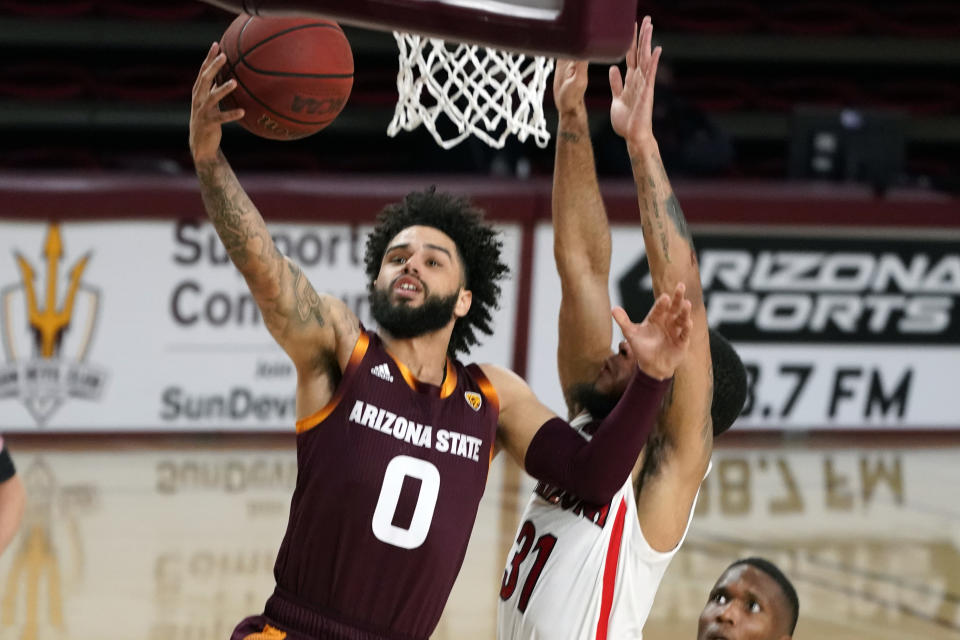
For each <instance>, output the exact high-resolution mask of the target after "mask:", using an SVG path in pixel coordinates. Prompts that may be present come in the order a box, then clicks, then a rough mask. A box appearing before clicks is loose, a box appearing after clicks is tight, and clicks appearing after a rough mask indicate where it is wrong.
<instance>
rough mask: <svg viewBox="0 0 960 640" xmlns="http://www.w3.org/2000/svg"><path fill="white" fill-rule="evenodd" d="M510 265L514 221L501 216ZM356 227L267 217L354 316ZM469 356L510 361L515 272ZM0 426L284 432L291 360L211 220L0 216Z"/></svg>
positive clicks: (358, 290) (360, 306)
mask: <svg viewBox="0 0 960 640" xmlns="http://www.w3.org/2000/svg"><path fill="white" fill-rule="evenodd" d="M500 229H501V230H502V231H503V237H502V239H503V242H504V251H503V257H504V261H505V262H506V263H507V264H508V265H509V266H510V269H511V271H512V273H514V274H515V273H517V269H518V264H519V247H520V241H519V227H518V226H516V225H513V226H511V225H505V226H501V227H500ZM368 230H369V228H368V227H362V226H351V225H347V224H343V225H336V224H322V225H306V224H271V225H270V231H271V233H272V235H273V238H274V241H275V243H276V245H277V247H278V248H279V249H280V251H281V252H282V253H284V254H285V255H286V256H288V257H289V258H291V259H292V260H294V261H295V262H297V263H298V264H299V265H300V266H301V267H302V268H303V270H304V273H305V274H306V275H307V277H308V278H309V279H310V282H311V283H312V284H313V286H314V288H315V289H316V290H317V291H318V292H321V293H329V294H330V295H332V296H335V297H337V298H339V299H341V300H343V301H344V302H345V303H346V304H347V306H348V307H350V309H352V310H353V311H354V313H356V314H357V316H358V317H359V318H360V320H361V322H363V323H364V325H365V326H367V327H369V328H375V327H376V323H375V322H374V320H373V318H372V317H371V315H370V308H369V304H368V299H367V278H366V275H365V274H364V266H363V253H364V246H365V242H366V234H367V232H368ZM502 289H503V291H502V297H501V300H502V303H501V305H500V306H501V308H500V310H499V311H498V312H497V313H496V314H495V315H494V321H493V325H494V327H495V332H494V335H493V336H489V337H486V339H484V340H483V345H482V346H481V347H479V348H477V349H476V350H475V351H474V353H473V354H471V359H472V360H477V361H481V362H483V361H488V362H494V363H497V364H501V365H504V366H510V365H511V363H512V359H513V341H514V326H515V309H516V305H515V302H514V301H515V299H516V295H517V290H516V280H515V279H511V280H508V281H507V282H504V283H503V287H502ZM0 343H2V345H3V347H2V359H0V432H2V431H6V432H13V431H33V430H48V431H50V430H53V431H56V430H63V431H71V430H79V431H98V430H135V431H143V430H147V431H150V430H157V431H167V430H171V431H183V430H264V429H266V430H273V429H277V430H289V429H292V428H293V425H294V422H295V419H296V416H295V406H294V387H295V373H294V369H293V365H292V364H291V362H290V360H289V358H288V357H287V356H286V354H285V353H283V351H282V350H281V349H280V348H279V347H278V346H277V345H276V343H274V341H273V339H272V337H271V336H270V333H269V332H268V331H267V329H266V327H265V326H264V324H263V321H262V318H261V316H260V312H259V310H258V308H257V305H256V303H255V302H254V300H253V297H252V296H251V294H250V292H249V290H248V288H247V285H246V282H245V281H244V279H243V277H242V276H241V275H240V273H239V272H238V271H237V269H236V268H235V267H234V266H233V264H232V263H231V262H230V260H229V257H228V256H227V254H226V250H225V249H224V248H223V245H222V244H221V242H220V240H219V238H218V237H217V235H216V233H215V231H214V229H213V227H212V226H210V225H209V224H206V223H200V222H194V221H180V222H177V221H173V220H171V221H156V222H122V221H111V222H73V223H64V224H62V225H57V224H46V223H32V222H31V223H15V222H4V223H3V233H2V234H0Z"/></svg>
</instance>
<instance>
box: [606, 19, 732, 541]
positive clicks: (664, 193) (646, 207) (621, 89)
mask: <svg viewBox="0 0 960 640" xmlns="http://www.w3.org/2000/svg"><path fill="white" fill-rule="evenodd" d="M652 32H653V26H652V25H651V23H650V19H649V18H645V19H644V21H643V23H642V25H641V27H640V30H639V38H638V39H635V42H634V46H633V47H632V48H631V50H630V51H628V52H627V74H626V78H623V79H622V78H621V76H620V70H619V69H618V68H617V67H611V68H610V88H611V90H612V92H613V104H612V106H611V109H610V119H611V123H612V124H613V128H614V130H615V131H616V132H617V133H618V134H619V135H620V136H622V137H623V138H624V139H625V140H626V142H627V150H628V151H629V153H630V160H631V163H632V165H633V177H634V181H635V182H636V184H637V197H638V199H639V203H640V212H641V225H642V228H643V240H644V245H645V247H646V252H647V259H648V261H649V263H650V273H651V275H652V278H653V290H654V294H660V293H662V292H665V291H667V292H668V291H672V290H673V288H674V287H676V285H677V284H678V283H681V282H682V283H683V284H684V285H685V286H686V290H687V297H688V299H689V300H690V302H691V303H692V305H693V307H692V314H691V316H692V320H693V331H692V334H691V338H690V350H689V352H688V354H687V358H686V360H684V362H683V363H682V364H681V365H680V366H679V367H678V368H677V371H676V374H675V376H674V381H673V388H672V389H671V390H670V392H669V393H668V394H667V397H666V399H665V400H664V406H663V410H662V414H661V416H660V420H661V422H660V428H659V430H658V433H657V435H656V437H655V438H654V439H652V440H651V442H650V443H649V445H648V451H647V452H646V454H645V457H644V461H643V462H644V465H643V467H642V468H637V469H635V470H634V479H635V481H638V485H637V486H638V492H637V515H638V517H639V518H640V525H641V527H642V528H643V532H644V535H645V537H646V538H647V542H649V543H650V544H651V546H653V548H654V549H657V550H659V551H667V550H670V549H672V548H674V547H675V546H676V545H677V544H678V543H679V541H680V539H681V536H682V535H683V532H684V530H685V529H686V525H687V522H688V518H689V514H690V508H691V506H692V504H693V500H694V498H695V497H696V494H697V491H698V490H699V487H700V483H701V481H702V480H703V476H704V474H705V473H706V469H707V465H708V464H709V461H710V452H711V450H712V447H713V424H712V421H711V418H710V405H711V402H712V398H713V368H712V364H711V361H710V341H709V335H708V329H707V317H706V309H705V307H704V304H703V291H702V289H701V285H700V272H699V267H698V265H697V257H696V253H695V251H694V247H693V240H692V238H691V236H690V232H689V231H688V229H687V223H686V220H685V219H684V216H683V211H682V210H681V209H680V203H679V202H678V201H677V197H676V195H675V194H674V193H673V189H672V187H671V186H670V181H669V180H668V179H667V173H666V171H665V170H664V167H663V162H662V160H661V158H660V151H659V148H658V146H657V141H656V140H655V139H654V137H653V128H652V121H651V115H652V111H653V90H654V81H655V78H656V73H657V64H658V62H659V60H660V53H661V49H660V47H657V48H656V49H654V50H651V44H650V42H651V39H652Z"/></svg>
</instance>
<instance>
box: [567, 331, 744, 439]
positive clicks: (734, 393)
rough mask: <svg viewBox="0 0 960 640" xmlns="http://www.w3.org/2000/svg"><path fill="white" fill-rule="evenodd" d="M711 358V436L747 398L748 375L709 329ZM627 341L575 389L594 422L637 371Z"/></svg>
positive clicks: (610, 407) (577, 399) (576, 399)
mask: <svg viewBox="0 0 960 640" xmlns="http://www.w3.org/2000/svg"><path fill="white" fill-rule="evenodd" d="M710 358H711V360H712V361H713V402H712V404H711V405H710V416H711V418H712V419H713V435H715V436H716V435H720V434H721V433H723V432H724V431H726V430H727V429H729V428H730V426H731V425H732V424H733V422H734V420H736V419H737V417H738V416H739V415H740V411H741V410H742V409H743V403H744V402H746V399H747V373H746V370H745V369H744V367H743V362H742V361H741V360H740V356H739V355H737V352H736V351H735V350H734V348H733V345H731V344H730V343H729V342H727V339H726V338H724V337H723V336H722V335H720V334H719V333H718V332H716V331H714V330H713V329H711V330H710ZM635 362H636V360H635V358H634V357H633V354H631V353H630V345H629V344H628V343H627V341H626V340H624V341H623V342H621V343H620V348H619V350H618V351H617V353H615V354H613V355H611V356H610V357H609V358H607V360H606V362H605V363H604V366H603V369H601V371H600V374H599V375H598V376H597V379H596V380H595V381H594V383H593V384H590V385H583V386H581V387H579V388H577V389H574V390H573V392H572V396H573V399H574V403H575V404H577V405H578V406H579V407H580V408H583V409H586V410H587V411H589V412H590V415H592V416H593V417H594V418H596V419H598V420H599V419H602V418H604V417H605V416H606V415H607V414H609V413H610V412H611V411H613V408H614V407H615V406H616V404H617V402H618V401H619V400H620V396H621V395H622V394H623V391H624V390H625V389H626V388H627V383H628V382H629V381H630V377H631V376H632V375H633V371H634V369H635V368H636V365H635Z"/></svg>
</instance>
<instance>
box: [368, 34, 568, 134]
mask: <svg viewBox="0 0 960 640" xmlns="http://www.w3.org/2000/svg"><path fill="white" fill-rule="evenodd" d="M393 35H394V37H395V38H396V39H397V46H398V47H399V48H400V71H399V73H398V74H397V92H398V93H399V94H400V98H399V100H397V108H396V111H394V114H393V120H392V121H391V122H390V126H389V127H387V135H389V136H391V137H393V136H396V135H397V133H399V132H400V130H401V129H402V130H406V131H413V130H414V129H416V128H417V127H418V126H420V125H423V126H424V127H426V129H427V130H428V131H429V132H430V134H431V135H432V136H433V138H434V140H436V141H437V144H439V145H440V146H441V147H443V148H444V149H450V148H452V147H454V146H455V145H457V144H459V143H460V142H462V141H463V140H464V139H465V138H466V137H467V136H470V135H473V136H476V137H478V138H480V139H481V140H483V141H484V142H486V143H487V144H488V145H490V146H491V147H494V148H496V149H502V148H503V145H504V143H505V142H506V139H507V136H509V135H511V134H514V135H516V136H517V138H518V139H519V140H520V141H521V142H525V141H526V139H527V137H528V136H533V139H534V141H536V143H537V146H539V147H541V148H543V147H546V146H547V143H548V142H549V141H550V133H549V132H548V131H547V123H546V119H545V118H544V116H543V93H544V90H545V89H546V86H547V78H548V77H549V75H550V72H551V71H553V60H548V59H547V58H544V57H541V56H536V57H530V56H526V55H523V54H519V53H511V52H508V51H502V50H499V49H491V48H489V47H484V46H480V45H472V44H461V43H447V42H444V41H443V40H441V39H439V38H427V37H422V36H419V35H414V34H410V33H399V32H396V31H395V32H394V33H393Z"/></svg>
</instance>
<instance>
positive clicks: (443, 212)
mask: <svg viewBox="0 0 960 640" xmlns="http://www.w3.org/2000/svg"><path fill="white" fill-rule="evenodd" d="M416 225H423V226H427V227H433V228H435V229H438V230H440V231H442V232H443V233H445V234H447V235H448V236H450V238H451V239H452V240H453V242H454V244H455V245H456V247H457V252H458V253H459V255H460V262H461V263H462V264H463V270H464V281H465V283H466V287H465V288H466V289H468V290H469V291H471V292H472V293H473V301H472V303H471V305H470V310H469V311H468V312H467V314H466V315H465V316H463V317H462V318H457V321H456V323H455V324H454V325H453V334H452V335H451V336H450V345H449V347H448V348H447V353H449V354H450V356H452V357H455V356H456V354H457V353H458V352H462V353H464V354H466V353H468V352H469V351H470V348H471V347H472V346H474V345H477V344H480V341H479V340H478V339H477V334H476V331H481V332H482V333H485V334H487V335H490V334H491V333H493V329H492V328H491V326H490V322H491V320H492V311H493V310H494V309H497V308H499V304H498V299H499V297H500V285H499V284H498V282H499V281H500V280H502V279H503V278H504V277H506V276H507V274H508V273H509V271H510V269H509V267H507V265H505V264H504V263H503V262H501V261H500V250H501V249H502V247H503V242H502V241H501V240H500V237H499V233H498V232H497V231H496V230H495V229H494V228H493V227H491V226H490V225H489V224H487V223H486V222H485V221H484V219H483V212H482V211H481V210H480V209H477V208H476V207H474V206H473V205H472V204H470V202H469V201H468V200H467V199H466V198H462V197H457V196H454V195H452V194H449V193H443V192H438V191H437V189H436V187H435V186H433V187H430V188H429V189H426V190H425V191H413V192H411V193H408V194H407V195H406V197H404V199H403V200H402V201H401V202H397V203H394V204H390V205H387V206H386V207H385V208H384V209H383V211H381V212H380V215H378V216H377V223H376V226H375V227H374V229H373V231H372V232H371V233H370V235H369V236H368V237H367V247H366V255H365V256H364V263H365V265H366V270H367V277H368V278H369V285H368V287H369V289H370V291H373V288H374V281H375V280H376V279H377V275H379V273H380V264H381V262H382V261H383V255H384V253H385V252H386V250H387V245H388V243H389V242H390V240H392V239H393V238H394V237H395V236H396V235H397V234H398V233H400V232H401V231H403V230H404V229H406V228H407V227H412V226H416Z"/></svg>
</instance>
